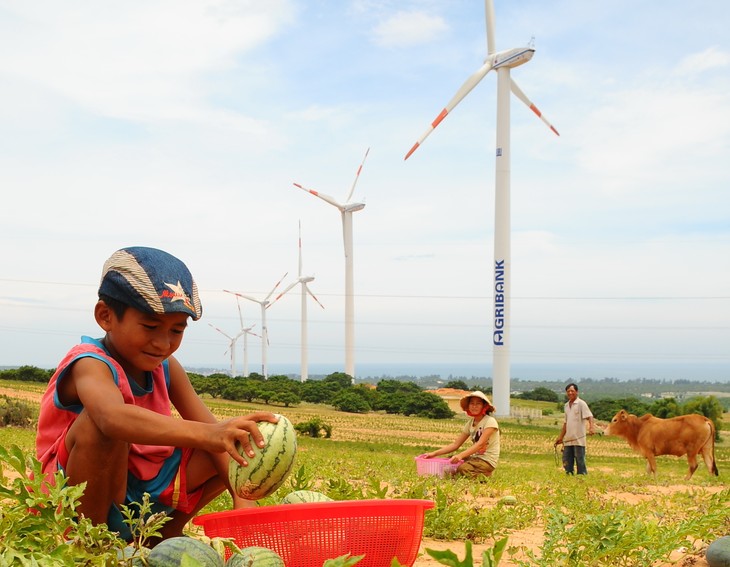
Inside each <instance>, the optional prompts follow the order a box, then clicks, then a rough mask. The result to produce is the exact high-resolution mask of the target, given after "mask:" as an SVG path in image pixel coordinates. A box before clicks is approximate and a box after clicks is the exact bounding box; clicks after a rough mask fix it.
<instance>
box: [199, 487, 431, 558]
mask: <svg viewBox="0 0 730 567" xmlns="http://www.w3.org/2000/svg"><path fill="white" fill-rule="evenodd" d="M433 506H434V503H433V502H432V501H430V500H405V499H404V500H340V501H334V502H311V503H301V504H277V505H273V506H260V507H258V508H244V509H242V510H230V511H227V512H215V513H212V514H203V515H201V516H197V517H196V518H194V519H193V523H194V524H197V525H199V526H202V527H203V531H204V532H205V535H207V536H208V537H211V538H213V537H226V538H231V539H233V541H234V542H235V543H236V545H237V546H238V547H240V548H244V547H252V546H260V547H266V548H268V549H271V550H273V551H275V552H276V553H278V554H279V555H280V556H281V558H282V559H283V560H284V564H285V565H286V567H322V564H323V563H324V562H325V561H326V560H327V559H334V558H336V557H340V556H341V555H345V554H347V553H349V554H351V555H353V556H355V555H362V554H365V557H364V558H363V559H362V561H360V562H358V564H357V567H390V564H391V562H392V561H393V558H394V557H397V558H398V561H399V562H400V563H401V565H407V566H409V567H410V566H412V565H413V563H414V562H415V560H416V555H418V548H419V546H420V545H421V537H422V536H423V518H424V513H425V511H426V510H427V509H429V508H433Z"/></svg>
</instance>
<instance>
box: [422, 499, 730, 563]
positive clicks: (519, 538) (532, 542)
mask: <svg viewBox="0 0 730 567" xmlns="http://www.w3.org/2000/svg"><path fill="white" fill-rule="evenodd" d="M722 489H723V487H719V486H718V487H707V490H708V491H710V492H719V491H721V490H722ZM654 490H655V491H656V492H657V493H661V494H672V493H679V492H686V491H689V490H692V487H691V486H690V485H673V486H657V487H655V488H654ZM606 498H607V499H610V500H614V501H615V500H623V501H624V502H627V503H629V504H632V503H634V504H638V503H639V502H641V501H643V500H647V499H651V498H652V496H651V495H650V494H632V493H628V492H621V493H619V492H610V493H607V494H606ZM542 542H543V528H542V526H535V527H530V528H528V529H525V530H519V531H514V532H512V533H511V534H510V535H509V540H508V542H507V546H508V547H515V548H522V549H529V550H531V551H533V552H534V553H535V554H536V555H539V550H540V546H541V545H542ZM492 545H493V543H492V542H487V543H482V544H473V545H472V557H473V558H474V564H475V565H481V563H482V561H481V557H482V552H484V551H485V550H487V549H489V548H490V547H491V546H492ZM426 549H432V550H437V551H445V550H450V551H453V552H454V553H455V554H456V555H457V557H458V558H459V560H462V559H463V558H464V555H465V553H466V551H465V545H464V542H463V541H440V540H433V539H424V540H423V541H422V542H421V547H420V549H419V556H418V557H417V558H416V561H415V563H414V564H413V565H414V567H436V566H438V565H441V564H440V563H439V562H438V561H436V560H435V559H433V558H432V557H431V556H430V555H428V553H426ZM702 551H703V550H701V549H696V550H692V549H690V550H687V549H677V550H676V551H675V552H674V553H673V554H672V556H671V557H670V560H669V561H668V562H666V563H661V564H657V565H656V566H655V567H690V566H691V567H709V566H708V564H707V562H706V561H705V559H704V555H703V553H702ZM525 559H526V557H525V554H524V551H522V552H518V553H517V554H515V555H514V556H510V555H509V553H507V551H505V553H504V554H503V555H502V560H501V561H500V563H499V565H500V567H515V566H516V565H517V563H516V561H517V560H525Z"/></svg>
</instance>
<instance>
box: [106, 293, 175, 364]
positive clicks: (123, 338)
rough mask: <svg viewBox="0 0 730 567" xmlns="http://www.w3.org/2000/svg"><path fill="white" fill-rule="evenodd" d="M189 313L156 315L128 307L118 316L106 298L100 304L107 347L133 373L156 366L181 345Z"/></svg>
mask: <svg viewBox="0 0 730 567" xmlns="http://www.w3.org/2000/svg"><path fill="white" fill-rule="evenodd" d="M188 317H189V316H188V315H187V314H186V313H166V314H164V315H157V314H153V313H144V312H142V311H140V310H138V309H135V308H134V307H129V308H127V310H126V311H125V313H124V316H123V317H122V318H121V319H119V318H118V317H117V316H116V315H115V314H114V312H113V311H112V310H111V309H110V308H109V307H108V306H107V305H106V304H105V303H104V302H103V301H100V302H99V304H97V321H98V323H99V325H100V326H101V327H102V329H104V330H105V331H106V338H105V344H106V347H107V348H108V349H109V351H110V352H111V354H112V355H113V356H114V358H116V359H117V361H118V362H119V363H120V364H121V365H122V367H123V368H124V369H125V371H127V372H128V373H132V374H137V373H141V372H149V371H152V370H154V369H155V368H157V367H158V366H159V365H160V364H162V361H163V360H165V359H166V358H169V357H170V355H172V354H173V353H174V352H175V351H176V350H177V349H178V348H179V347H180V343H181V342H182V338H183V334H184V333H185V329H186V328H187V326H188Z"/></svg>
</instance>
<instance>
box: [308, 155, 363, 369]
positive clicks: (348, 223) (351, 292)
mask: <svg viewBox="0 0 730 567" xmlns="http://www.w3.org/2000/svg"><path fill="white" fill-rule="evenodd" d="M369 152H370V148H368V149H367V151H366V152H365V157H363V158H362V162H361V163H360V167H358V168H357V173H356V174H355V181H353V182H352V187H351V188H350V193H349V194H348V195H347V199H345V202H344V203H340V202H339V201H337V200H335V199H334V198H333V197H330V196H329V195H325V194H324V193H320V192H318V191H314V190H313V189H307V188H306V187H303V186H301V185H299V183H295V184H294V185H295V186H296V187H299V188H300V189H302V190H303V191H306V192H308V193H311V194H312V195H314V196H315V197H319V198H320V199H322V200H323V201H324V202H325V203H329V204H330V205H332V206H334V207H337V209H339V211H340V215H341V216H342V240H343V242H344V245H345V374H348V375H349V376H351V377H352V379H353V380H354V379H355V284H354V281H353V279H354V267H353V257H352V213H354V212H356V211H360V210H362V209H364V208H365V203H361V202H359V201H351V200H350V199H352V194H353V193H354V192H355V185H357V180H358V179H359V177H360V172H361V171H362V166H363V164H364V163H365V159H366V158H367V157H368V153H369Z"/></svg>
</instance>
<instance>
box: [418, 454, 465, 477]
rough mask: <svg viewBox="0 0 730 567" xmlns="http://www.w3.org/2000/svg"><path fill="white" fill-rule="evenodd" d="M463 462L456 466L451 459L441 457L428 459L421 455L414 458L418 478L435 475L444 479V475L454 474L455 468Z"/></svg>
mask: <svg viewBox="0 0 730 567" xmlns="http://www.w3.org/2000/svg"><path fill="white" fill-rule="evenodd" d="M463 462H464V461H459V462H458V463H456V464H453V463H452V462H451V459H445V458H442V457H432V458H430V459H427V458H425V457H424V456H423V455H418V456H417V457H416V472H417V473H418V474H419V476H427V475H436V476H440V477H444V476H446V475H452V474H454V473H455V472H456V468H457V467H458V466H459V465H460V464H461V463H463Z"/></svg>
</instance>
